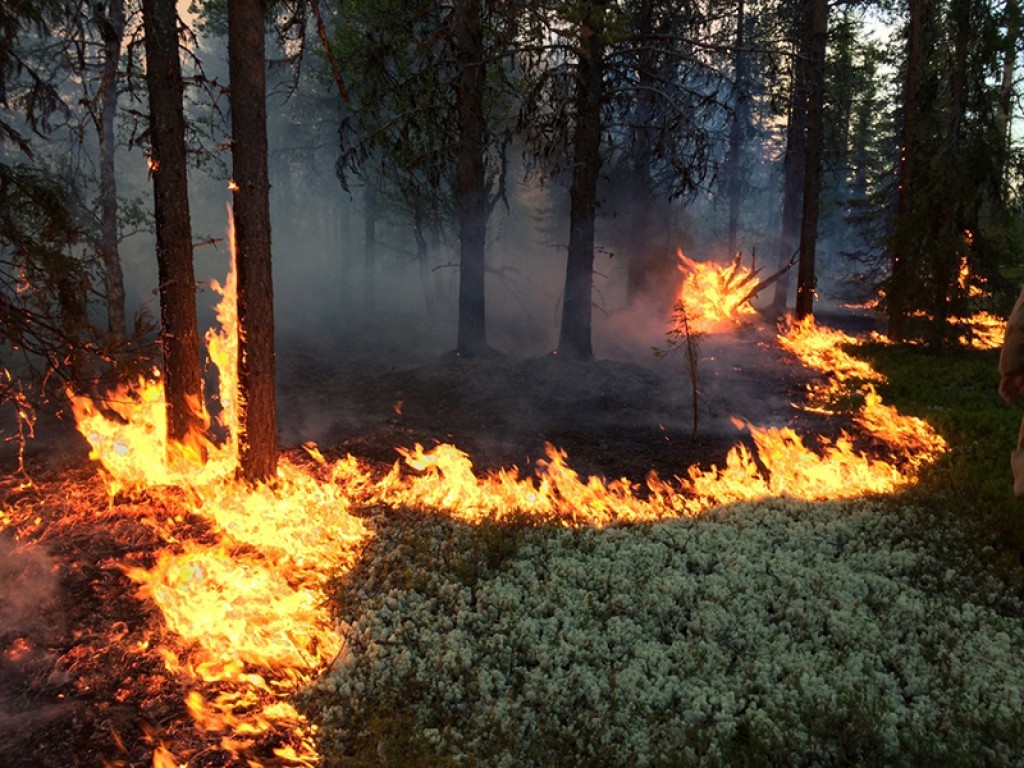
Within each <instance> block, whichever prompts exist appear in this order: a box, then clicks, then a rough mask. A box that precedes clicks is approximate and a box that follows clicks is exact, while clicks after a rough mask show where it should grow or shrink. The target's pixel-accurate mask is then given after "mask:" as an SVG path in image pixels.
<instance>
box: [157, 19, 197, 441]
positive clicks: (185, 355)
mask: <svg viewBox="0 0 1024 768" xmlns="http://www.w3.org/2000/svg"><path fill="white" fill-rule="evenodd" d="M175 8H176V3H175V2H174V0H143V3H142V16H143V26H144V29H145V35H146V39H145V48H146V84H147V87H148V90H149V124H150V136H151V142H152V156H151V158H150V166H151V169H152V176H153V213H154V218H155V222H156V257H157V267H158V274H159V279H160V342H161V346H162V348H163V362H164V376H163V380H164V397H165V399H166V402H167V441H168V445H169V446H170V445H172V444H174V443H182V442H185V441H186V439H187V438H188V437H189V436H190V435H192V434H198V433H200V432H202V431H204V430H205V424H204V422H203V419H202V418H201V415H200V411H199V408H198V406H199V405H201V404H202V397H203V383H202V376H201V373H200V368H199V333H198V330H197V328H196V301H195V295H196V287H195V274H194V272H193V267H192V224H191V216H190V213H189V204H188V169H187V166H186V162H185V116H184V110H183V105H182V92H183V85H182V80H181V61H180V59H179V58H178V28H177V21H178V16H177V12H176V10H175Z"/></svg>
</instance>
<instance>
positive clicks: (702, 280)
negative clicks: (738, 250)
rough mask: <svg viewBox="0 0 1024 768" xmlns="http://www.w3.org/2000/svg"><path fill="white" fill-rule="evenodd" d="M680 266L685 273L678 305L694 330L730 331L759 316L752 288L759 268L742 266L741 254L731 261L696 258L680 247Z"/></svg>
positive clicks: (680, 269) (698, 331)
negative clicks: (751, 301)
mask: <svg viewBox="0 0 1024 768" xmlns="http://www.w3.org/2000/svg"><path fill="white" fill-rule="evenodd" d="M676 255H677V256H678V258H679V264H678V269H679V271H680V272H682V273H683V283H682V285H681V286H680V288H679V300H678V306H679V307H680V308H681V309H682V311H683V312H685V314H686V318H687V322H688V323H689V325H690V329H691V331H692V332H695V333H727V332H729V331H733V330H735V329H736V327H737V326H739V325H741V324H742V323H744V322H749V321H751V320H753V319H754V318H755V317H757V310H755V309H754V308H753V307H752V306H751V304H750V291H751V289H752V288H753V287H754V281H755V280H756V279H757V271H756V270H754V269H750V268H748V267H745V266H743V265H742V264H741V263H740V258H739V255H738V254H737V257H736V259H735V260H734V261H733V263H732V264H729V265H722V264H718V263H716V262H713V261H705V262H697V261H693V260H692V259H688V258H687V257H686V256H685V255H684V254H683V252H682V250H679V251H678V252H677V253H676Z"/></svg>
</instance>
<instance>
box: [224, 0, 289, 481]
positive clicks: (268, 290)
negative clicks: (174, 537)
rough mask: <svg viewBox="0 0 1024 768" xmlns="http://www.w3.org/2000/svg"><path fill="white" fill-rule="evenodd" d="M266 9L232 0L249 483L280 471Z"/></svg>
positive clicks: (242, 457) (242, 425)
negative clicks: (276, 394)
mask: <svg viewBox="0 0 1024 768" xmlns="http://www.w3.org/2000/svg"><path fill="white" fill-rule="evenodd" d="M264 14H265V11H264V6H263V3H262V2H252V0H228V74H229V78H230V81H231V83H230V87H231V158H232V181H233V182H234V183H233V184H232V190H233V194H232V199H233V207H234V220H235V258H236V271H237V276H238V324H239V338H238V390H239V392H238V395H239V405H240V408H239V425H238V446H239V466H238V471H239V476H240V477H242V478H243V479H244V480H246V481H248V482H250V483H255V482H267V481H269V480H271V479H273V477H274V476H275V475H276V473H277V405H276V400H275V391H274V387H275V367H274V290H273V271H272V264H271V251H270V179H269V174H268V170H267V93H266V54H265V50H266V48H265V41H264Z"/></svg>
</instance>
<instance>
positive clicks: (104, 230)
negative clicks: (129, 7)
mask: <svg viewBox="0 0 1024 768" xmlns="http://www.w3.org/2000/svg"><path fill="white" fill-rule="evenodd" d="M124 24H125V19H124V0H111V2H110V5H109V7H108V9H107V15H106V17H104V18H100V19H99V26H100V34H101V36H102V38H103V80H102V83H101V85H100V105H101V106H100V125H99V137H100V241H99V248H98V250H99V256H100V261H101V262H102V264H103V276H104V279H105V281H106V289H107V332H108V333H109V334H110V337H111V339H112V340H113V341H118V340H120V339H123V338H124V335H125V320H124V273H123V271H122V269H121V256H120V254H119V253H118V239H119V238H118V230H117V178H116V176H115V173H114V150H115V147H116V141H115V134H114V123H115V121H116V119H117V97H118V93H117V69H118V66H119V65H120V62H121V44H122V42H123V38H124Z"/></svg>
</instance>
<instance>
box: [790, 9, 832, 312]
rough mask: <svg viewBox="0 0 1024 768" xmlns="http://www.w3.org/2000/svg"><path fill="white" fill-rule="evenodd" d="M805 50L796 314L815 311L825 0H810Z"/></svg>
mask: <svg viewBox="0 0 1024 768" xmlns="http://www.w3.org/2000/svg"><path fill="white" fill-rule="evenodd" d="M810 22H811V24H810V28H809V29H808V38H807V43H808V44H807V52H808V55H809V57H810V70H809V74H810V78H809V80H808V85H809V87H808V89H807V152H806V155H805V158H806V159H805V165H804V200H803V217H802V220H801V223H800V264H799V272H798V274H797V285H796V317H797V320H802V319H804V318H806V317H810V316H811V315H812V314H813V312H814V292H815V288H816V283H817V277H816V275H815V267H814V259H815V250H816V248H817V242H818V209H819V203H820V196H821V155H822V149H823V147H824V100H825V44H826V42H827V38H828V2H827V0H811V14H810Z"/></svg>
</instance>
